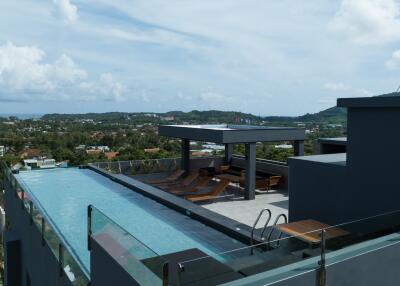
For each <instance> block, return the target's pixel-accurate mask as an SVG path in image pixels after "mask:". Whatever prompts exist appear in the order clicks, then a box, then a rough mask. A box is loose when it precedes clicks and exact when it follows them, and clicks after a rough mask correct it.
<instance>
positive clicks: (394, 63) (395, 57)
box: [385, 50, 400, 69]
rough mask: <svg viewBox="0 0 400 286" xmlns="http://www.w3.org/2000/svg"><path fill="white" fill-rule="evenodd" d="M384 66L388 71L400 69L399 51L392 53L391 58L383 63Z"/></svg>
mask: <svg viewBox="0 0 400 286" xmlns="http://www.w3.org/2000/svg"><path fill="white" fill-rule="evenodd" d="M385 66H386V67H387V68H389V69H398V68H400V50H397V51H394V52H393V53H392V57H391V58H390V59H389V60H387V61H386V62H385Z"/></svg>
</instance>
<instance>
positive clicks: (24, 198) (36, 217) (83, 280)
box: [6, 168, 89, 286]
mask: <svg viewBox="0 0 400 286" xmlns="http://www.w3.org/2000/svg"><path fill="white" fill-rule="evenodd" d="M6 173H7V179H8V181H9V182H10V184H11V186H12V189H13V190H14V192H15V196H16V197H17V198H19V199H20V201H21V207H22V209H23V211H26V212H27V213H28V215H29V217H30V219H31V222H32V224H34V225H35V227H37V228H38V230H39V232H40V233H41V235H42V239H43V243H46V244H47V245H48V246H49V248H50V249H51V251H52V253H53V254H54V256H55V257H56V259H57V260H58V261H59V262H60V250H63V251H62V253H63V255H62V259H63V261H61V262H62V263H60V265H65V267H64V272H65V274H66V275H67V276H68V278H69V279H70V281H71V282H72V285H79V286H80V285H82V286H83V285H85V286H86V285H87V284H88V282H89V280H88V278H87V276H86V275H85V273H84V272H83V271H82V268H81V267H80V266H79V264H78V263H77V261H76V260H75V259H74V258H73V257H72V256H71V254H70V252H68V251H66V250H65V247H64V246H63V245H64V243H63V242H62V241H61V239H60V238H59V236H58V235H57V234H56V232H55V231H54V230H53V228H52V227H51V225H50V224H49V222H48V221H46V220H45V219H44V216H43V215H42V211H41V210H40V209H39V208H38V207H37V205H36V204H35V203H34V200H32V198H31V193H29V192H27V191H25V189H24V187H23V186H21V185H20V183H19V182H18V180H17V179H16V178H15V176H14V175H13V174H12V173H11V171H10V170H9V169H8V168H6ZM60 247H61V248H60Z"/></svg>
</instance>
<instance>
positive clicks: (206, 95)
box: [199, 91, 232, 103]
mask: <svg viewBox="0 0 400 286" xmlns="http://www.w3.org/2000/svg"><path fill="white" fill-rule="evenodd" d="M199 98H200V100H201V101H204V102H207V103H221V102H223V103H227V102H230V101H232V98H231V97H228V96H225V95H222V94H220V93H217V92H214V91H204V92H202V93H200V96H199Z"/></svg>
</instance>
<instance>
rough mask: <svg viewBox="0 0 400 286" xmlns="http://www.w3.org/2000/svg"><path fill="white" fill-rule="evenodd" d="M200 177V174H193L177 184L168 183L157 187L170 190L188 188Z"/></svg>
mask: <svg viewBox="0 0 400 286" xmlns="http://www.w3.org/2000/svg"><path fill="white" fill-rule="evenodd" d="M198 177H199V172H193V173H190V174H189V175H187V176H186V177H185V178H183V179H182V180H180V181H177V182H168V183H164V184H159V185H157V186H158V187H161V188H163V189H170V188H176V187H188V186H189V185H191V184H192V183H193V182H194V181H195V180H196V179H197V178H198Z"/></svg>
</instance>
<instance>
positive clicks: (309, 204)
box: [288, 96, 400, 224]
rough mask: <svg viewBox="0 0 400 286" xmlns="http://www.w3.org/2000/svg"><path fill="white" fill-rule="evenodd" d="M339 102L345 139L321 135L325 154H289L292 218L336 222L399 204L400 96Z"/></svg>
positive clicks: (346, 99)
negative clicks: (344, 115) (344, 119)
mask: <svg viewBox="0 0 400 286" xmlns="http://www.w3.org/2000/svg"><path fill="white" fill-rule="evenodd" d="M337 105H338V106H339V107H347V108H348V115H347V139H345V138H340V139H337V138H335V139H321V140H320V142H321V143H322V144H329V145H330V150H329V151H330V152H323V153H329V154H327V155H318V156H305V157H299V158H290V159H289V162H288V163H289V170H290V174H291V176H290V180H289V196H290V201H289V218H290V220H299V219H303V218H306V217H307V218H308V217H314V218H316V219H318V220H321V221H324V222H326V223H330V224H337V223H340V222H343V221H348V220H352V219H358V218H360V217H364V216H370V215H375V214H377V213H383V212H387V211H392V210H395V209H398V204H397V202H398V200H399V199H400V196H399V192H398V190H399V188H400V182H399V181H398V180H396V179H394V178H396V177H397V176H398V166H399V161H400V154H399V152H397V150H398V146H399V145H400V133H399V132H397V130H398V128H399V122H400V97H398V96H391V97H385V96H382V97H380V96H379V97H368V98H342V99H338V104H337ZM395 130H396V131H395ZM332 146H335V148H336V150H339V151H338V152H336V153H338V154H332V153H334V152H332V150H333V147H332ZM340 146H342V147H343V146H344V147H346V149H347V151H346V154H344V153H341V152H343V151H340V148H338V147H340ZM322 149H324V148H322ZM325 151H327V150H325ZM309 174H313V178H312V179H310V177H309ZM378 193H379V195H377V194H378ZM359 204H361V205H362V207H361V205H359ZM339 208H340V210H341V211H340V213H338V211H337V210H338V209H339Z"/></svg>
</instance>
